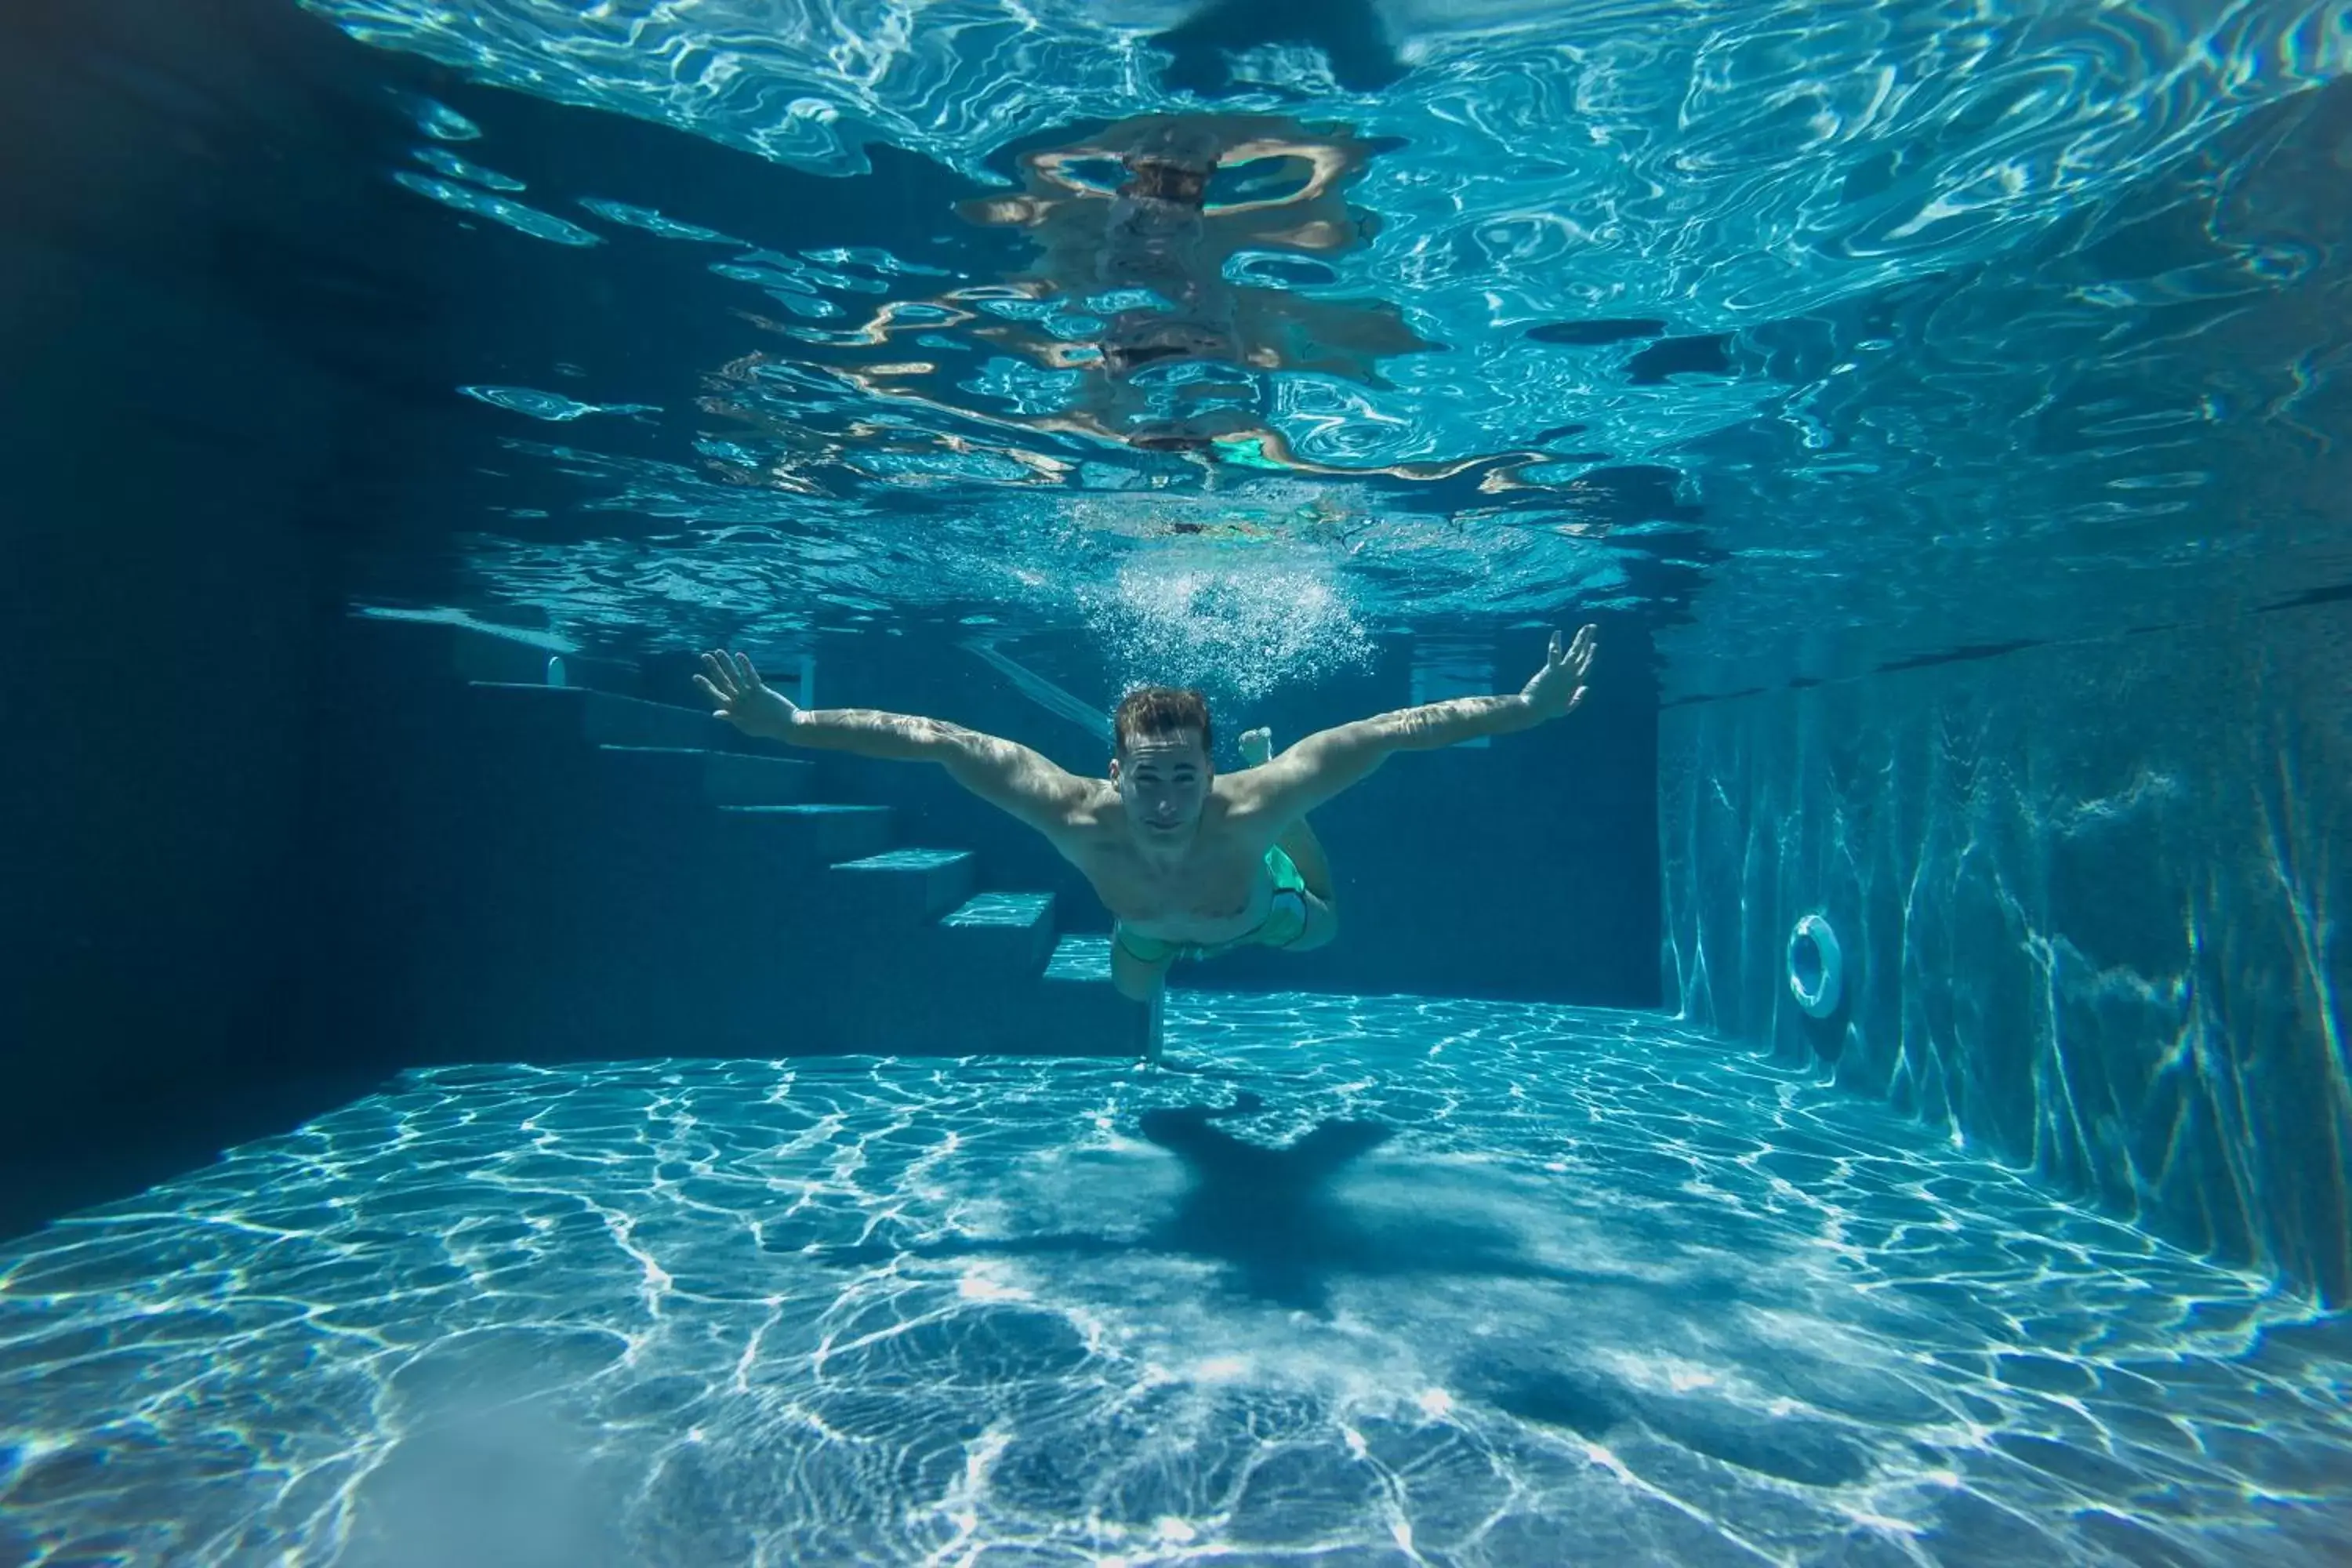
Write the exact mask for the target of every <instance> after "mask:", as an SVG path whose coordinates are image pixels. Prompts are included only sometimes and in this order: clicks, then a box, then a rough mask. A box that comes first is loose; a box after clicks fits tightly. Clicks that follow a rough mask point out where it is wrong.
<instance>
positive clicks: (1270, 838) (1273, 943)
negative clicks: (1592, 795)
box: [694, 626, 1596, 1041]
mask: <svg viewBox="0 0 2352 1568" xmlns="http://www.w3.org/2000/svg"><path fill="white" fill-rule="evenodd" d="M1595 643H1596V636H1595V629H1594V628H1593V627H1591V626H1585V627H1583V628H1582V629H1581V630H1580V631H1579V632H1578V633H1577V634H1576V640H1575V641H1574V642H1573V643H1571V644H1570V645H1569V646H1568V647H1565V648H1563V647H1561V646H1560V638H1559V633H1558V632H1554V633H1553V634H1552V637H1551V646H1550V648H1549V651H1548V652H1547V653H1546V655H1545V658H1544V665H1543V668H1541V669H1538V670H1537V671H1536V673H1535V675H1534V677H1533V678H1532V679H1529V680H1528V683H1527V685H1526V686H1525V687H1524V688H1522V689H1520V690H1519V691H1518V692H1517V694H1516V695H1512V696H1505V697H1456V698H1452V699H1449V700H1445V701H1443V702H1430V703H1424V704H1423V705H1422V706H1420V707H1417V708H1405V709H1400V710H1397V711H1395V712H1393V713H1382V714H1380V715H1379V716H1377V717H1375V718H1370V719H1360V720H1358V721H1355V722H1354V723H1351V724H1341V725H1339V726H1338V727H1336V728H1334V729H1329V730H1322V731H1317V732H1316V733H1315V734H1312V735H1309V736H1307V738H1306V739H1305V740H1303V741H1301V742H1298V743H1297V745H1295V746H1293V747H1291V748H1290V749H1289V750H1287V751H1286V752H1283V753H1282V754H1281V755H1280V756H1278V757H1276V756H1270V755H1269V752H1270V751H1271V746H1270V742H1269V739H1268V737H1267V735H1266V732H1265V731H1263V730H1253V731H1250V732H1249V733H1248V734H1246V735H1244V736H1243V737H1242V750H1243V754H1244V758H1245V759H1246V760H1247V761H1249V762H1250V763H1253V764H1255V765H1252V766H1249V767H1245V768H1244V770H1243V771H1241V772H1239V773H1217V772H1216V770H1215V768H1214V767H1213V765H1212V764H1211V763H1210V760H1209V744H1210V741H1211V738H1212V731H1211V728H1210V722H1209V706H1208V703H1207V702H1206V701H1204V700H1202V696H1201V694H1200V693H1199V692H1197V691H1191V690H1180V689H1175V688H1172V687H1166V686H1145V687H1139V688H1138V689H1136V690H1133V691H1130V692H1129V693H1128V694H1127V697H1126V699H1125V700H1123V701H1121V702H1120V703H1119V705H1118V714H1117V716H1116V718H1115V719H1114V721H1113V722H1112V730H1111V733H1112V742H1113V746H1114V751H1113V754H1112V756H1111V759H1110V773H1109V776H1108V778H1098V779H1097V778H1081V777H1079V776H1078V775H1077V774H1076V773H1065V772H1064V771H1063V770H1062V769H1060V768H1058V767H1055V765H1054V764H1053V763H1050V762H1048V761H1046V760H1045V758H1044V757H1043V756H1040V755H1039V754H1038V753H1037V752H1033V751H1031V750H1030V749H1029V748H1028V747H1026V746H1022V745H1016V744H1014V743H1013V742H1011V741H1003V740H999V739H997V738H996V737H995V736H993V735H983V734H982V733H980V732H979V731H975V730H967V729H964V728H962V727H961V725H956V724H948V723H942V722H941V721H939V720H936V719H923V718H918V717H915V716H913V715H910V714H905V713H884V712H878V711H876V710H870V709H859V708H840V709H803V708H799V707H795V706H794V705H793V703H792V702H791V701H789V700H786V699H785V698H784V697H783V696H782V695H781V694H779V693H778V692H776V691H774V690H773V689H771V688H769V687H768V686H767V685H766V684H765V683H764V682H762V681H761V679H760V672H759V671H758V670H756V669H754V668H752V667H751V659H749V658H746V657H745V656H743V655H741V654H735V653H727V652H724V651H721V652H719V653H708V654H705V655H703V656H702V668H703V673H702V674H700V675H698V676H696V677H695V678H694V680H695V684H696V685H697V686H698V687H699V688H701V689H702V691H703V694H704V695H705V696H707V697H709V699H710V700H711V701H712V702H714V703H716V704H717V705H718V710H717V712H716V713H715V714H714V715H713V716H714V717H716V718H719V719H724V720H726V721H728V722H730V723H731V724H733V725H734V726H735V727H736V728H737V729H738V730H740V731H743V732H744V733H745V734H747V735H761V736H765V737H767V738H768V739H770V740H775V741H782V742H787V743H789V744H792V745H795V746H815V747H820V748H823V749H824V750H828V751H836V752H856V753H857V754H858V755H860V756H867V757H887V758H896V759H900V760H904V761H908V762H928V763H940V765H941V766H943V767H945V768H946V769H947V771H948V774H949V776H950V777H951V778H953V779H954V780H955V781H956V782H957V783H958V784H961V785H963V787H964V788H966V789H968V790H970V791H971V793H972V794H974V795H978V796H980V798H981V799H982V800H984V801H986V802H988V803H989V804H990V805H993V806H996V807H998V808H1000V809H1001V810H1003V811H1005V812H1008V813H1010V814H1011V815H1012V816H1014V817H1016V818H1018V819H1019V820H1020V821H1022V822H1024V823H1026V824H1027V825H1028V826H1031V827H1034V828H1035V829H1036V830H1037V831H1038V832H1040V833H1042V834H1044V835H1045V837H1046V839H1047V841H1048V842H1050V843H1051V844H1052V845H1053V846H1054V847H1055V849H1056V850H1058V851H1060V853H1061V855H1062V858H1064V859H1066V860H1067V861H1069V862H1070V863H1071V864H1072V865H1074V866H1076V868H1078V869H1079V870H1080V871H1081V872H1083V873H1085V875H1086V879H1087V881H1088V882H1089V883H1090V884H1092V885H1093V887H1094V890H1095V892H1096V894H1097V896H1098V897H1100V898H1101V900H1102V901H1103V903H1104V905H1105V906H1106V907H1108V909H1109V910H1110V912H1111V916H1112V919H1113V921H1115V926H1114V934H1113V937H1112V942H1111V980H1112V982H1113V984H1116V985H1117V986H1118V989H1119V991H1120V992H1121V993H1122V994H1125V995H1127V996H1129V997H1132V998H1134V999H1135V1000H1136V1001H1139V1002H1147V1003H1152V1004H1154V1005H1155V1011H1156V1004H1157V1003H1158V1001H1159V999H1160V990H1161V987H1162V985H1163V984H1165V982H1166V980H1167V976H1168V970H1169V966H1170V965H1171V964H1172V963H1175V961H1176V960H1177V959H1179V958H1188V957H1189V958H1205V957H1209V956H1211V955H1213V954H1215V953H1220V952H1227V951H1230V950H1231V949H1234V948H1236V947H1242V946H1245V945H1253V944H1254V945H1257V946H1262V947H1279V948H1287V949H1290V950H1292V951H1294V952H1305V951H1307V949H1309V948H1317V947H1321V946H1322V945H1324V944H1325V943H1326V942H1329V941H1330V940H1331V939H1332V938H1333V937H1334V936H1336V935H1338V934H1339V911H1338V909H1337V908H1336V906H1335V904H1334V901H1333V899H1332V892H1331V873H1330V868H1329V866H1328V864H1326V862H1325V860H1324V858H1323V850H1322V847H1321V846H1320V845H1319V844H1318V843H1317V842H1316V840H1315V834H1314V831H1313V830H1312V829H1311V828H1309V827H1308V826H1307V813H1308V812H1309V811H1312V810H1313V809H1314V808H1315V807H1317V806H1318V805H1322V804H1323V803H1324V802H1325V801H1327V800H1329V799H1330V798H1331V797H1332V796H1333V795H1338V794H1339V792H1340V791H1341V790H1343V789H1346V788H1347V787H1348V786H1349V785H1350V784H1355V783H1357V782H1358V781H1360V780H1361V779H1363V778H1364V777H1365V776H1366V775H1368V774H1369V773H1371V771H1372V770H1373V769H1375V768H1377V767H1379V766H1380V765H1381V763H1383V762H1385V761H1387V760H1388V757H1389V754H1390V753H1391V752H1427V751H1434V750H1436V749H1437V748H1439V747H1441V746H1450V745H1453V744H1454V742H1458V741H1469V740H1475V739H1476V738H1477V737H1479V736H1481V735H1500V734H1507V733H1509V732H1510V731H1515V730H1527V729H1532V728H1534V727H1535V726H1536V725H1538V724H1541V723H1544V722H1547V721H1549V720H1553V719H1559V718H1563V717H1565V716H1566V715H1567V714H1569V713H1570V712H1572V711H1574V710H1575V709H1576V706H1577V704H1578V703H1580V702H1581V701H1582V700H1584V691H1585V688H1584V677H1585V672H1586V671H1587V670H1588V669H1590V668H1591V664H1592V653H1593V648H1594V646H1595ZM1153 1036H1154V1039H1155V1041H1156V1039H1157V1037H1158V1029H1157V1027H1156V1020H1155V1028H1154V1030H1153Z"/></svg>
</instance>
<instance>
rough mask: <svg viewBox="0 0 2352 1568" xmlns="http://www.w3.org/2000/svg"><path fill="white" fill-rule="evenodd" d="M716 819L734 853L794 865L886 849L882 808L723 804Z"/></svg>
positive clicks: (887, 830) (887, 825)
mask: <svg viewBox="0 0 2352 1568" xmlns="http://www.w3.org/2000/svg"><path fill="white" fill-rule="evenodd" d="M719 821H720V823H721V824H722V825H723V826H724V831H725V833H726V834H727V836H728V837H730V838H731V839H733V840H735V841H736V843H737V845H738V846H739V847H740V852H742V853H746V854H751V855H762V856H768V857H772V858H775V859H778V860H781V861H783V862H786V863H789V864H792V865H796V866H807V865H809V864H811V863H812V862H814V863H816V864H821V865H835V864H838V863H839V862H841V861H844V860H859V859H863V858H866V857H867V856H869V855H879V854H881V853H882V852H883V851H884V850H885V849H887V848H888V847H890V808H889V807H888V806H887V805H725V806H721V807H719Z"/></svg>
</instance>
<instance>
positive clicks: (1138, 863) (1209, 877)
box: [1054, 778, 1277, 945]
mask: <svg viewBox="0 0 2352 1568" xmlns="http://www.w3.org/2000/svg"><path fill="white" fill-rule="evenodd" d="M1249 805H1250V803H1249V801H1248V800H1247V798H1246V796H1245V795H1244V793H1243V792H1241V791H1238V790H1235V789H1234V788H1232V787H1231V781H1228V780H1226V779H1223V778H1220V779H1219V780H1218V781H1217V784H1216V788H1215V790H1214V793H1213V795H1211V797H1210V800H1209V803H1208V806H1207V809H1206V810H1204V811H1203V812H1202V815H1201V823H1200V826H1199V827H1198V828H1197V829H1196V830H1195V832H1194V834H1193V837H1192V842H1191V844H1190V845H1189V846H1188V847H1186V849H1185V851H1184V853H1183V855H1182V856H1181V857H1179V858H1173V859H1171V860H1169V861H1166V862H1161V861H1159V860H1158V859H1157V858H1153V857H1150V856H1147V855H1146V854H1145V853H1144V851H1143V849H1142V847H1140V846H1139V844H1138V843H1137V842H1136V835H1135V832H1134V829H1133V828H1132V827H1131V826H1129V823H1128V821H1127V817H1126V815H1125V810H1124V807H1123V806H1122V805H1121V803H1120V801H1119V798H1118V791H1117V790H1115V789H1113V788H1111V787H1110V786H1109V785H1108V784H1106V785H1104V787H1103V789H1102V791H1101V793H1100V795H1097V797H1096V798H1095V800H1094V801H1093V802H1092V803H1090V807H1091V808H1090V810H1088V811H1087V813H1085V814H1082V816H1081V817H1080V819H1079V820H1078V821H1076V822H1075V823H1073V824H1072V826H1070V827H1069V828H1067V829H1066V830H1065V831H1064V832H1062V833H1060V834H1056V835H1055V836H1054V847H1055V848H1056V849H1059V850H1060V851H1061V853H1062V855H1063V858H1066V859H1067V860H1068V861H1069V862H1070V863H1071V864H1072V865H1074V866H1076V868H1078V869H1079V870H1080V871H1082V872H1084V873H1085V875H1086V879H1087V881H1088V882H1090V883H1092V884H1093V886H1094V889H1095V894H1096V896H1097V897H1098V898H1100V899H1101V900H1102V901H1103V904H1104V906H1105V907H1106V908H1108V910H1110V912H1111V914H1112V915H1113V916H1114V917H1115V918H1116V919H1117V920H1118V922H1119V923H1120V924H1121V925H1122V926H1125V927H1127V928H1128V929H1129V930H1131V931H1136V932H1138V933H1139V934H1142V935H1145V936H1151V937H1158V938H1160V939H1161V940H1162V941H1166V942H1187V943H1198V944H1202V945H1213V944H1215V943H1218V942H1230V941H1232V940H1234V938H1237V937H1242V936H1246V935H1247V934H1248V933H1250V932H1251V931H1255V930H1256V929H1257V928H1258V927H1259V926H1260V925H1261V924H1263V923H1264V922H1265V918H1266V912H1267V910H1268V909H1269V907H1270V906H1271V904H1272V902H1273V898H1274V886H1273V879H1272V878H1271V877H1270V876H1269V875H1268V874H1267V871H1266V867H1265V852H1266V851H1267V850H1268V849H1269V848H1271V847H1273V845H1274V841H1275V838H1276V832H1277V830H1276V829H1275V828H1273V827H1272V826H1269V825H1268V824H1267V823H1266V822H1265V820H1264V819H1263V818H1261V817H1259V816H1256V815H1255V814H1254V813H1253V812H1251V811H1250V810H1249Z"/></svg>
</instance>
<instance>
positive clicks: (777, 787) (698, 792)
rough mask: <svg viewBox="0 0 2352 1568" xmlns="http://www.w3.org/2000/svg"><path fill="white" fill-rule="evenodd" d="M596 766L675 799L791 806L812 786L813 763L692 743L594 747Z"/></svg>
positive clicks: (814, 765) (716, 803)
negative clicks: (720, 750)
mask: <svg viewBox="0 0 2352 1568" xmlns="http://www.w3.org/2000/svg"><path fill="white" fill-rule="evenodd" d="M596 757H597V761H598V763H599V764H600V765H602V766H604V767H605V768H607V769H609V770H610V771H611V772H612V773H613V774H614V776H616V777H620V778H625V779H627V780H628V781H629V782H630V783H631V784H635V785H636V786H638V787H641V788H644V789H646V790H647V791H650V792H655V793H658V794H660V795H665V796H668V797H671V798H677V799H695V798H699V799H702V800H705V801H708V802H709V803H710V804H711V805H798V804H800V803H802V802H804V801H806V800H807V799H808V797H809V793H810V791H811V790H813V789H814V787H815V778H816V764H815V763H804V762H800V761H797V760H795V759H793V758H791V757H763V756H758V755H754V754H751V753H749V752H714V751H709V750H705V749H703V748H701V747H698V746H624V745H609V744H608V745H601V746H598V747H597V748H596Z"/></svg>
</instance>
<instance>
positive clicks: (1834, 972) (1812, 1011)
mask: <svg viewBox="0 0 2352 1568" xmlns="http://www.w3.org/2000/svg"><path fill="white" fill-rule="evenodd" d="M1789 994H1790V995H1791V996H1794V997H1795V998H1796V999H1797V1005H1798V1006H1800V1007H1801V1008H1803V1009H1804V1011H1805V1016H1807V1017H1809V1018H1826V1017H1828V1016H1830V1015H1831V1014H1832V1013H1834V1012H1836V1011H1837V1005H1838V999H1839V998H1840V997H1841V996H1843V995H1844V994H1845V955H1844V954H1843V952H1839V950H1838V939H1837V932H1836V931H1832V930H1831V929H1830V922H1829V921H1827V920H1825V919H1824V918H1822V916H1820V915H1807V916H1806V917H1805V918H1804V919H1803V920H1801V921H1798V922H1797V926H1796V929H1795V930H1794V931H1790V933H1789Z"/></svg>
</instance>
